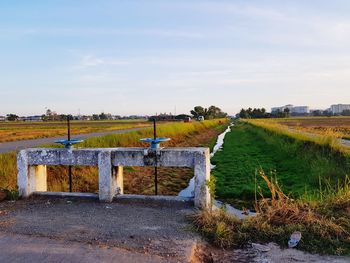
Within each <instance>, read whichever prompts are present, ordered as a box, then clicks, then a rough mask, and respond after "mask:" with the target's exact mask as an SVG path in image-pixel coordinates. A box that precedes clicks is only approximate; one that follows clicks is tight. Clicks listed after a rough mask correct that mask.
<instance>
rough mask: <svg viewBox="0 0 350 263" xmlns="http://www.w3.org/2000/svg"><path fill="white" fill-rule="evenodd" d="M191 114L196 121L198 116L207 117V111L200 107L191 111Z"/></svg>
mask: <svg viewBox="0 0 350 263" xmlns="http://www.w3.org/2000/svg"><path fill="white" fill-rule="evenodd" d="M191 114H192V115H193V117H194V118H196V119H198V117H199V116H203V117H204V118H205V116H206V115H207V109H204V108H203V107H202V106H196V107H194V109H193V110H191Z"/></svg>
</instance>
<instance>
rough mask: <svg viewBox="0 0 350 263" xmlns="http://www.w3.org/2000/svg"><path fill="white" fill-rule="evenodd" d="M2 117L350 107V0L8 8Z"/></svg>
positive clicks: (0, 64) (16, 4) (0, 6)
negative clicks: (198, 107) (48, 113)
mask: <svg viewBox="0 0 350 263" xmlns="http://www.w3.org/2000/svg"><path fill="white" fill-rule="evenodd" d="M0 97H1V104H0V115H5V114H6V113H10V112H13V113H17V114H20V115H22V114H42V113H44V111H45V107H48V108H50V109H52V110H56V111H57V112H59V113H72V114H76V113H77V112H78V109H80V112H81V113H82V114H91V113H93V112H101V111H104V112H110V113H113V114H121V115H129V114H154V113H160V112H173V113H174V111H175V107H176V111H177V113H186V112H188V111H189V110H190V109H191V108H192V107H193V106H195V105H203V106H210V105H217V106H219V107H221V108H222V109H223V110H224V111H226V112H228V113H230V114H234V113H235V112H237V111H238V110H239V109H240V108H241V107H248V106H252V107H266V108H267V109H269V108H270V107H271V106H280V105H284V104H288V103H292V104H294V105H309V106H311V107H312V108H326V107H329V105H330V104H334V103H350V1H347V0H344V1H336V0H335V1H322V0H317V1H311V0H310V1H264V0H260V1H248V0H244V1H234V0H232V1H195V0H192V1H191V0H187V1H181V0H176V1H175V0H172V1H165V0H159V1H152V0H149V1H146V0H144V1H136V0H135V1H132V0H131V1H130V0H129V1H122V0H120V1H117V0H115V1H87V0H85V1H63V0H61V1H34V0H32V1H24V0H23V1H1V2H0Z"/></svg>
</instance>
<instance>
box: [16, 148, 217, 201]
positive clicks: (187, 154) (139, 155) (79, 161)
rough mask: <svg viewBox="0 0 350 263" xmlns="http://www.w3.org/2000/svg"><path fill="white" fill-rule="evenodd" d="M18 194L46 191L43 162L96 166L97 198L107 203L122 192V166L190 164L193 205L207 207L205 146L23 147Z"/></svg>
mask: <svg viewBox="0 0 350 263" xmlns="http://www.w3.org/2000/svg"><path fill="white" fill-rule="evenodd" d="M17 165H18V178H17V180H18V188H19V195H20V196H21V197H23V198H26V197H29V196H30V195H31V194H33V193H34V192H38V191H39V192H45V191H47V185H46V181H47V175H46V165H72V166H74V165H89V166H98V169H99V199H100V201H104V202H111V201H112V200H113V197H114V196H116V195H117V194H119V195H122V194H123V193H124V186H123V166H159V167H190V168H193V169H194V175H195V177H194V178H195V179H194V186H195V187H194V204H195V206H196V207H198V208H209V207H210V205H211V198H210V193H209V189H208V187H207V182H208V181H209V180H210V153H209V149H208V148H161V149H157V150H150V149H149V148H101V149H95V148H94V149H70V150H69V149H62V148H37V149H26V150H22V151H20V152H19V153H18V156H17Z"/></svg>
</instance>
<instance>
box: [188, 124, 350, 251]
mask: <svg viewBox="0 0 350 263" xmlns="http://www.w3.org/2000/svg"><path fill="white" fill-rule="evenodd" d="M311 121H314V120H313V119H311ZM304 126H305V125H304ZM324 137H326V138H322V137H321V136H320V137H309V136H305V135H304V133H299V132H294V131H290V130H289V129H288V127H287V126H284V125H281V124H279V123H277V121H275V120H249V121H244V122H243V121H241V122H237V123H236V124H235V126H234V127H232V132H231V133H228V134H227V135H226V137H225V143H224V147H223V150H222V151H219V152H217V154H216V155H215V156H214V158H213V162H214V164H216V168H215V170H214V172H213V174H214V176H215V178H216V195H217V197H218V198H219V199H222V200H223V201H226V202H228V203H232V204H234V205H235V206H236V207H238V208H242V206H243V207H247V206H248V207H250V208H251V207H253V208H254V209H255V211H257V212H258V214H257V216H255V217H252V218H248V219H246V220H242V221H241V220H238V219H237V218H235V217H233V216H230V215H228V214H227V213H225V209H223V210H219V211H204V212H201V213H198V214H197V215H196V216H195V217H194V219H193V221H194V224H195V225H196V226H197V229H198V231H199V232H201V233H203V234H204V235H205V236H206V237H207V238H208V239H209V240H211V241H212V242H214V243H215V244H217V245H219V246H224V247H225V246H229V247H231V246H233V247H237V246H238V247H240V246H242V245H243V244H246V243H247V242H263V243H264V242H271V241H273V242H276V243H278V244H280V245H281V246H282V247H285V246H286V244H287V241H288V239H289V236H290V234H291V233H293V232H294V231H300V232H301V233H302V240H301V243H300V244H299V245H298V248H300V249H302V250H307V251H310V252H317V253H321V254H324V253H326V254H337V255H349V254H350V177H349V175H350V156H349V155H348V152H347V151H345V150H344V149H343V148H342V147H335V145H334V144H333V143H332V140H331V139H330V138H328V135H326V136H324ZM260 193H262V195H260Z"/></svg>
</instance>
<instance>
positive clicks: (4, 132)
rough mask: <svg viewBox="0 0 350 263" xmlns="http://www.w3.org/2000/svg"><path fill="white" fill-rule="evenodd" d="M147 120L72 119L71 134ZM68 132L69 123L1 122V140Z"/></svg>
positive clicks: (134, 125) (132, 125)
mask: <svg viewBox="0 0 350 263" xmlns="http://www.w3.org/2000/svg"><path fill="white" fill-rule="evenodd" d="M149 125H150V123H149V122H147V121H145V120H127V121H124V120H122V121H71V134H72V135H75V134H83V133H92V132H103V131H113V130H121V129H130V128H137V127H146V126H149ZM66 134H67V123H66V122H65V121H56V122H0V142H9V141H19V140H30V139H37V138H48V137H55V136H64V135H66Z"/></svg>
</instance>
